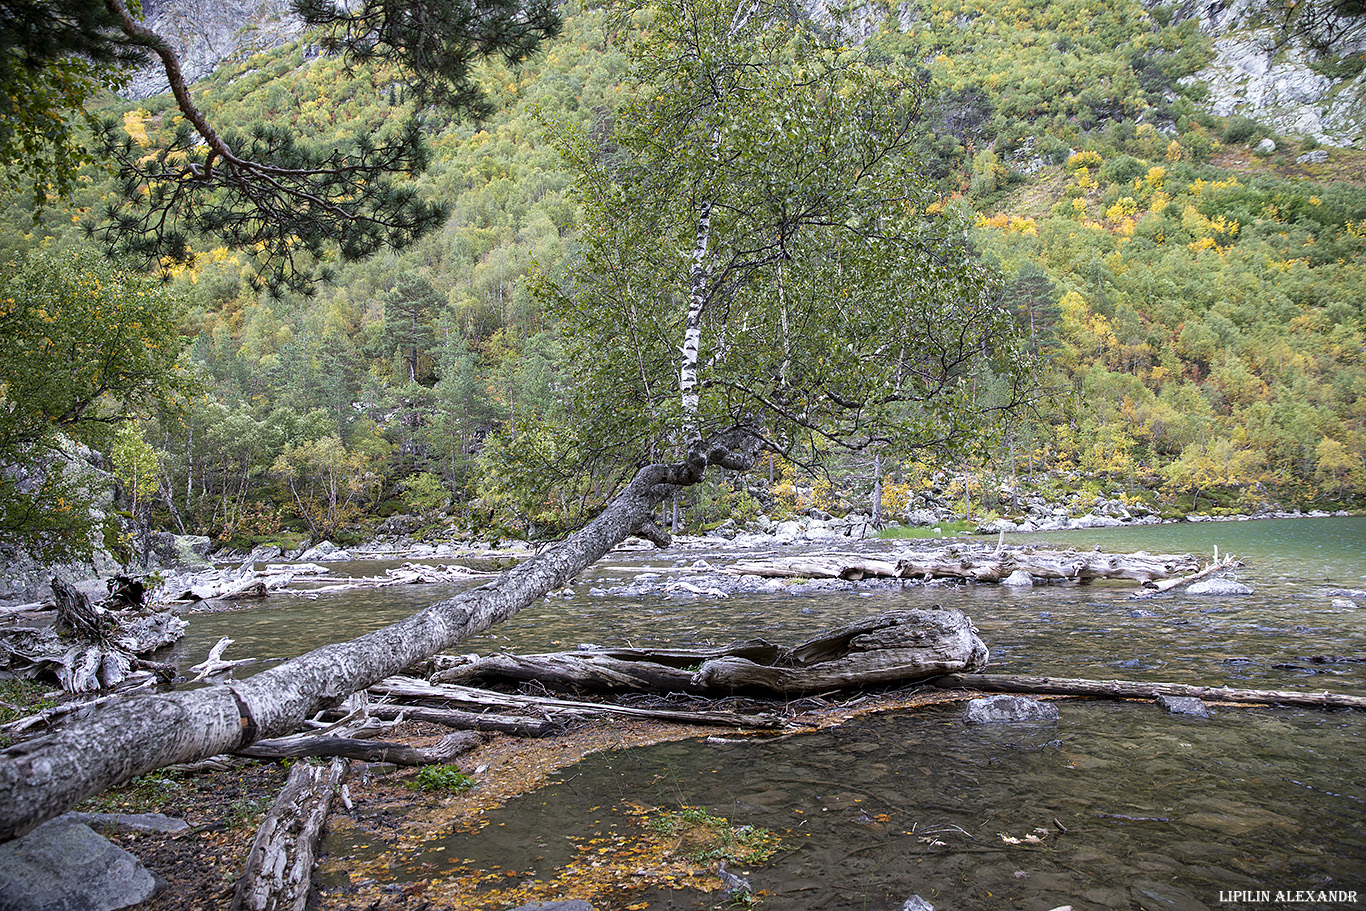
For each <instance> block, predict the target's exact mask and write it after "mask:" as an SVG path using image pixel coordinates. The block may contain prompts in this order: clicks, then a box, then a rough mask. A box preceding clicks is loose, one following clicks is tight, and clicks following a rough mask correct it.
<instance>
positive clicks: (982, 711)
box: [963, 696, 1058, 724]
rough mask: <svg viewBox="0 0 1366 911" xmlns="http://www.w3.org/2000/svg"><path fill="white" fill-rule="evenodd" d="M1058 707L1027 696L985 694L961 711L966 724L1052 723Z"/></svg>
mask: <svg viewBox="0 0 1366 911" xmlns="http://www.w3.org/2000/svg"><path fill="white" fill-rule="evenodd" d="M1057 720H1058V707H1057V706H1056V705H1054V704H1053V703H1051V702H1040V701H1039V700H1037V699H1030V698H1029V697H1027V696H987V697H985V698H983V699H974V700H972V701H971V702H969V703H968V706H967V708H966V709H965V710H964V711H963V721H964V722H966V723H967V724H1021V723H1023V724H1052V723H1053V722H1056V721H1057Z"/></svg>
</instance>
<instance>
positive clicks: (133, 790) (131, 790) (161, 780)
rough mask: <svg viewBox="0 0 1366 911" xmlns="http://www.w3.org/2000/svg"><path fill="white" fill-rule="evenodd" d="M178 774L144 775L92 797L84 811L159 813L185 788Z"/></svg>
mask: <svg viewBox="0 0 1366 911" xmlns="http://www.w3.org/2000/svg"><path fill="white" fill-rule="evenodd" d="M174 775H175V773H174V772H154V773H152V774H150V775H142V776H140V777H138V778H134V779H133V780H132V781H129V782H128V783H127V784H123V785H120V786H119V787H117V788H111V789H110V790H108V791H105V792H104V793H103V794H100V795H98V796H96V797H92V798H90V799H89V800H87V801H86V802H85V803H84V804H82V805H81V806H80V809H82V810H87V811H90V812H94V813H159V812H161V811H162V810H165V809H166V808H167V807H168V806H169V805H170V803H171V801H172V800H173V799H174V798H175V797H176V796H177V794H178V793H179V792H180V790H181V788H182V787H183V785H182V784H181V783H180V782H179V781H176V780H175V778H174Z"/></svg>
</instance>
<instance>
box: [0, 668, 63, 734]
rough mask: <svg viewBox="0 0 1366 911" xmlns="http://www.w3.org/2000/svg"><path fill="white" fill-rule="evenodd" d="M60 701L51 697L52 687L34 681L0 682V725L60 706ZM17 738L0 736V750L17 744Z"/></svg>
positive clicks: (12, 679) (17, 679) (16, 679)
mask: <svg viewBox="0 0 1366 911" xmlns="http://www.w3.org/2000/svg"><path fill="white" fill-rule="evenodd" d="M61 703H62V700H60V699H58V698H55V697H54V696H53V695H52V687H51V686H49V685H47V684H45V683H39V682H38V681H36V680H21V679H19V678H18V677H12V678H10V679H8V680H0V724H9V723H10V722H11V721H18V720H19V719H20V718H24V717H26V716H28V715H33V714H36V713H38V712H41V711H43V710H44V709H50V708H55V707H56V706H58V705H61ZM17 740H18V738H16V737H13V736H11V735H9V734H0V749H3V748H4V747H7V746H9V745H10V744H12V743H15V742H17Z"/></svg>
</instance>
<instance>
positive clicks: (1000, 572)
mask: <svg viewBox="0 0 1366 911" xmlns="http://www.w3.org/2000/svg"><path fill="white" fill-rule="evenodd" d="M1216 562H1218V563H1220V566H1219V567H1217V568H1220V569H1222V568H1228V567H1231V566H1233V565H1235V564H1234V562H1233V561H1230V560H1225V561H1222V562H1221V561H1217V560H1216ZM724 569H725V571H726V572H728V573H733V574H735V575H750V576H763V577H767V578H788V579H791V578H807V579H844V580H846V581H850V582H857V581H861V580H863V579H875V578H880V579H910V580H921V581H924V580H930V579H950V580H958V581H965V582H1006V581H1007V580H1009V579H1010V578H1011V577H1012V576H1016V574H1024V576H1027V577H1028V578H1029V580H1031V582H1030V584H1032V582H1036V581H1037V582H1062V581H1068V582H1094V581H1097V580H1103V579H1127V580H1131V581H1136V582H1139V583H1142V584H1149V583H1157V582H1158V581H1160V580H1169V579H1173V578H1177V579H1180V578H1183V577H1187V576H1190V575H1192V574H1194V573H1196V572H1199V571H1200V569H1201V567H1200V563H1199V561H1198V560H1197V559H1196V558H1195V557H1193V556H1192V555H1190V554H1182V555H1175V554H1148V553H1143V552H1139V553H1133V554H1106V553H1101V552H1100V551H1090V552H1078V551H1071V550H1069V551H1053V550H1034V549H1032V548H1029V549H1014V548H1012V549H1004V548H996V549H994V550H993V549H991V548H989V547H976V546H971V545H955V546H950V547H946V548H940V549H937V550H929V551H900V552H896V553H893V554H889V555H887V556H885V557H870V556H868V555H866V554H856V553H825V554H803V555H800V556H794V557H778V558H772V559H766V560H742V561H737V562H735V563H732V564H730V565H729V566H726V567H724ZM1016 577H1017V578H1019V576H1016Z"/></svg>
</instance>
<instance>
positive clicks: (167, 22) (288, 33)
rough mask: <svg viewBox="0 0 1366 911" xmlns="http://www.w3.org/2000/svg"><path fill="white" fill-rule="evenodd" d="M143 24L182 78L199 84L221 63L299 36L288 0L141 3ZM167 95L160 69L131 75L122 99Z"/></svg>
mask: <svg viewBox="0 0 1366 911" xmlns="http://www.w3.org/2000/svg"><path fill="white" fill-rule="evenodd" d="M143 8H144V10H146V13H147V17H146V23H147V26H148V27H149V28H151V29H152V30H153V31H154V32H156V33H157V34H158V35H161V36H162V37H163V38H165V39H166V40H167V41H169V42H170V44H171V46H172V47H174V48H175V49H176V51H177V52H178V53H179V54H180V60H181V66H182V67H183V69H184V71H185V78H186V79H187V80H189V81H190V82H194V81H195V80H197V79H203V78H204V77H205V76H207V75H209V74H210V73H212V72H213V71H214V68H215V67H217V66H218V65H219V64H220V63H222V62H223V61H224V60H227V59H228V58H230V57H233V56H236V55H237V54H253V53H256V52H258V51H263V50H268V49H270V48H273V47H279V46H281V45H283V44H288V43H289V42H290V41H293V40H294V39H295V38H297V37H299V35H300V34H302V33H303V24H302V23H301V22H300V21H299V20H298V19H297V18H295V16H294V14H293V12H292V11H291V9H290V3H289V0H143ZM169 90H170V84H169V83H168V82H167V80H166V74H165V72H163V71H162V69H161V67H160V66H153V67H148V68H147V69H144V70H142V71H140V72H138V73H136V74H135V75H134V76H133V79H132V81H131V83H130V84H129V87H128V89H127V90H126V94H127V95H129V96H130V97H133V98H148V97H150V96H152V95H159V94H161V93H162V92H166V91H169Z"/></svg>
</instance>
